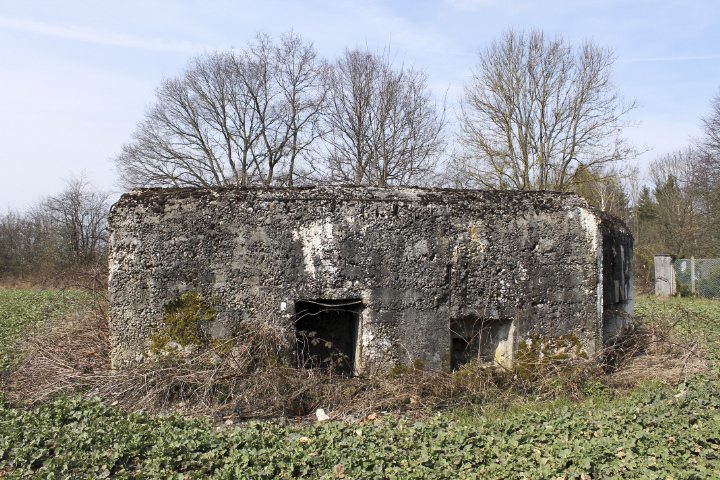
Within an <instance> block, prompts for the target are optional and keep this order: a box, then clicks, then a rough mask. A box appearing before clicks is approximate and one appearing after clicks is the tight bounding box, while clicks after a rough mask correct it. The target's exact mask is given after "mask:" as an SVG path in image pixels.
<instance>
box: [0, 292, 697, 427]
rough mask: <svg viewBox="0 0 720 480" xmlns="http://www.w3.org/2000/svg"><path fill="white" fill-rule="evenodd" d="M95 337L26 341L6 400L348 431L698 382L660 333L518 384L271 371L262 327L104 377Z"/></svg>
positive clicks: (275, 365) (688, 362) (270, 335)
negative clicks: (346, 427)
mask: <svg viewBox="0 0 720 480" xmlns="http://www.w3.org/2000/svg"><path fill="white" fill-rule="evenodd" d="M107 325H108V322H107V316H106V308H105V303H104V302H103V300H102V299H100V300H99V301H97V302H96V303H95V305H94V307H93V308H92V309H87V310H83V311H81V312H79V314H78V313H76V314H75V315H70V316H68V317H67V318H66V321H65V322H61V323H59V324H57V325H56V326H55V327H54V328H51V329H49V330H46V329H38V331H37V332H36V334H35V335H33V336H31V337H30V338H28V339H27V340H25V341H24V342H23V343H22V344H21V345H20V346H19V348H21V349H22V350H23V351H24V352H25V353H26V356H25V358H26V359H25V361H24V362H22V363H21V364H20V365H17V366H16V367H14V368H13V369H11V370H10V371H8V372H5V374H4V375H3V379H2V380H3V383H4V387H3V389H4V391H5V396H6V398H7V399H8V400H10V401H13V402H18V403H24V404H31V405H32V404H38V403H42V402H45V401H47V400H49V399H51V398H53V397H56V396H58V395H69V394H77V393H82V394H84V395H87V396H89V397H95V396H97V397H100V398H102V399H103V400H105V401H107V402H109V403H114V404H117V405H119V406H121V407H123V408H125V409H127V410H132V411H137V410H144V411H175V412H179V413H183V414H191V415H196V416H198V415H200V416H211V417H214V418H218V419H225V418H258V417H260V418H269V417H296V416H304V415H307V414H309V413H312V412H314V411H315V409H317V408H324V409H325V410H326V411H327V412H330V413H331V414H332V416H333V417H334V418H340V419H346V420H352V419H353V418H355V419H361V418H365V417H367V415H368V414H370V413H372V412H378V411H393V412H403V413H406V414H410V415H417V416H426V415H429V414H431V413H432V412H434V411H436V410H437V409H442V408H448V407H458V406H466V405H478V404H480V405H490V404H492V405H498V404H509V403H513V402H517V401H518V400H521V401H527V400H530V401H543V400H552V399H555V398H558V397H570V398H581V397H582V396H583V386H584V385H586V384H588V382H601V383H603V384H605V385H607V386H608V387H610V388H612V389H614V390H621V389H625V388H630V387H633V386H635V385H637V384H638V383H640V382H642V381H645V380H649V379H657V378H660V379H662V380H665V381H667V382H670V383H677V382H679V381H680V380H681V379H682V378H684V376H686V375H688V374H691V373H694V372H698V371H705V370H706V365H705V361H704V360H703V356H702V352H701V351H700V350H699V348H698V347H697V345H686V344H682V343H680V342H678V341H677V340H676V339H675V338H674V337H673V335H672V331H671V330H668V329H665V330H658V329H655V330H645V329H642V328H638V329H637V330H636V331H634V332H632V333H631V334H629V335H626V336H624V337H622V338H619V339H618V340H617V341H616V342H615V344H614V345H612V346H611V347H610V348H609V349H608V351H607V352H606V354H605V357H604V362H603V361H602V360H603V359H600V358H598V359H591V361H585V360H582V359H576V360H570V361H568V360H565V361H559V362H543V363H541V364H538V365H524V370H525V372H528V371H529V372H531V374H530V375H527V374H526V375H524V376H521V375H519V374H518V372H517V371H504V370H502V369H501V368H500V367H489V366H484V365H480V366H478V365H475V366H468V367H467V368H465V369H463V370H460V371H458V372H454V373H452V374H448V373H443V372H428V371H422V370H414V369H408V370H407V371H405V372H403V373H401V374H397V375H394V376H386V377H373V378H363V377H356V378H346V377H343V376H340V375H337V374H336V373H334V372H333V370H332V368H323V367H321V366H316V367H314V368H294V367H290V366H288V365H287V362H282V361H280V360H279V359H281V358H286V357H284V354H285V353H284V349H285V348H286V347H285V345H287V339H288V337H289V335H294V332H290V331H289V330H288V329H283V328H280V327H276V326H271V325H269V324H268V325H261V326H258V327H257V328H253V329H252V331H250V330H248V331H247V332H246V333H244V334H242V335H240V336H239V337H238V338H236V339H235V342H236V343H234V344H233V345H232V346H231V347H232V348H229V347H230V346H228V345H219V346H217V348H216V350H212V349H210V350H206V351H204V352H202V353H199V354H197V355H194V356H192V357H190V358H175V359H172V358H171V359H165V360H163V361H161V362H159V363H153V364H147V365H145V366H142V367H138V368H135V369H128V370H121V371H113V370H111V369H110V362H109V342H108V327H107ZM603 367H604V370H603Z"/></svg>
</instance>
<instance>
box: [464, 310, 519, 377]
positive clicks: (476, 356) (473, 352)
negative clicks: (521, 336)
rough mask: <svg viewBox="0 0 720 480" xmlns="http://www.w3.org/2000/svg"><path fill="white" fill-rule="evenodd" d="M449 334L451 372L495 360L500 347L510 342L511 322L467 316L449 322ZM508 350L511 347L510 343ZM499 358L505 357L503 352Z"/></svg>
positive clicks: (501, 319)
mask: <svg viewBox="0 0 720 480" xmlns="http://www.w3.org/2000/svg"><path fill="white" fill-rule="evenodd" d="M450 332H451V336H452V337H451V338H452V346H451V362H450V367H451V369H452V370H453V371H454V370H458V369H459V368H460V367H462V366H463V365H465V364H467V363H469V362H477V363H489V362H495V361H497V360H498V358H496V357H497V355H496V354H497V352H498V347H499V346H500V344H501V343H502V342H505V344H507V342H510V343H512V333H511V332H512V319H503V318H481V317H478V316H476V315H467V316H464V317H460V318H453V319H451V320H450ZM509 348H512V345H511V344H510V347H509ZM502 355H506V354H505V353H504V351H503V353H502ZM502 361H504V358H503V359H502Z"/></svg>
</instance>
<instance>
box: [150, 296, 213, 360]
mask: <svg viewBox="0 0 720 480" xmlns="http://www.w3.org/2000/svg"><path fill="white" fill-rule="evenodd" d="M213 303H214V302H213V299H210V300H209V301H208V300H205V299H204V298H202V297H201V296H200V294H198V293H197V292H187V293H183V294H182V295H180V296H179V297H178V298H176V299H175V300H173V301H171V302H168V303H167V304H166V305H164V306H163V322H165V325H166V326H165V327H163V328H160V329H158V330H157V331H156V332H155V333H153V334H152V335H150V340H151V341H152V343H151V345H150V353H152V354H153V355H156V356H157V355H165V356H170V357H174V356H177V355H178V354H179V353H180V350H183V349H185V347H187V346H196V347H200V346H207V345H208V343H209V342H210V340H209V339H208V338H207V335H206V333H205V332H204V329H203V327H204V326H205V325H207V323H208V322H210V321H212V320H213V319H214V318H215V316H216V315H217V314H216V312H215V309H214V308H213V306H212V304H213Z"/></svg>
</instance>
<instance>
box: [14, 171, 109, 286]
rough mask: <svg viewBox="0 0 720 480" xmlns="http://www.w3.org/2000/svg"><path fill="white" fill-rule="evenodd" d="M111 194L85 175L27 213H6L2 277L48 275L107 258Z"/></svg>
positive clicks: (69, 182) (67, 184)
mask: <svg viewBox="0 0 720 480" xmlns="http://www.w3.org/2000/svg"><path fill="white" fill-rule="evenodd" d="M108 198H109V195H108V194H107V193H104V192H100V191H99V190H97V189H96V188H95V187H93V185H92V184H91V183H90V182H89V181H88V180H87V179H86V178H85V177H84V176H82V175H80V176H75V177H72V178H71V179H69V180H67V181H65V188H64V189H63V190H62V191H61V192H60V193H58V194H57V195H53V196H49V197H47V198H45V199H43V200H42V201H40V202H38V203H37V204H36V205H35V206H33V207H32V208H30V209H29V210H28V211H27V212H24V213H17V212H7V213H5V214H4V215H0V280H4V279H9V278H16V279H23V278H24V279H35V280H42V279H47V278H48V277H51V276H53V275H54V274H57V273H61V272H62V271H64V270H67V269H74V268H84V267H88V266H91V265H93V264H94V263H95V262H99V261H102V259H103V258H104V255H105V252H106V247H107V240H108V232H107V212H108V210H109V208H110V205H109V202H108Z"/></svg>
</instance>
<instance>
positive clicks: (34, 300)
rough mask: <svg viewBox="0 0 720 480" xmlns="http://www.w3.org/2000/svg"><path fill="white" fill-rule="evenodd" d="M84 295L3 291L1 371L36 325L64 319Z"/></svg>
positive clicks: (0, 303) (0, 306) (0, 307)
mask: <svg viewBox="0 0 720 480" xmlns="http://www.w3.org/2000/svg"><path fill="white" fill-rule="evenodd" d="M83 298H84V296H83V294H82V293H81V292H78V291H75V290H70V291H59V290H3V289H0V371H2V370H4V369H6V368H7V367H8V366H9V365H10V363H11V361H12V360H13V357H14V353H13V351H12V346H13V345H14V344H15V343H16V341H17V340H18V338H19V336H20V335H21V334H22V333H23V332H25V331H26V330H28V329H29V328H32V327H33V326H34V325H35V324H36V323H37V322H40V321H42V320H48V321H49V322H50V323H52V319H54V318H58V317H61V316H62V315H63V314H64V313H66V312H68V311H69V310H70V309H72V308H75V307H77V306H78V304H79V302H80V301H81V300H82V299H83Z"/></svg>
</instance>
